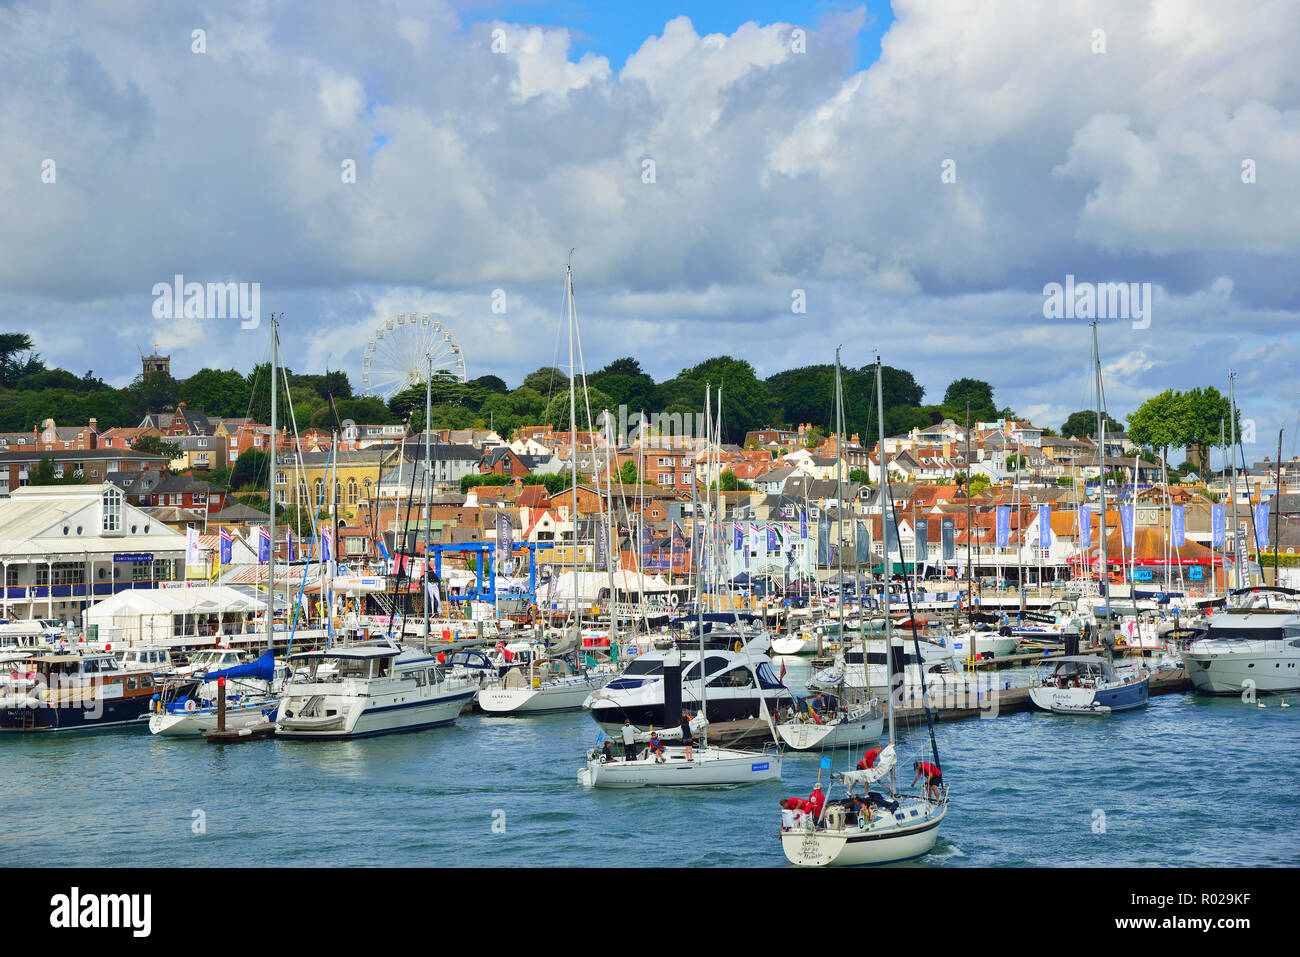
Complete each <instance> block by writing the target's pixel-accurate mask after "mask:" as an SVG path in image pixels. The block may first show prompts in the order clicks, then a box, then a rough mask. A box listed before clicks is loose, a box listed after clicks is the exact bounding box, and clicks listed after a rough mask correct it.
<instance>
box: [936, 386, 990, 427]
mask: <svg viewBox="0 0 1300 957" xmlns="http://www.w3.org/2000/svg"><path fill="white" fill-rule="evenodd" d="M967 402H969V403H970V419H971V424H972V425H973V424H974V423H976V422H991V421H993V420H994V419H997V418H998V408H997V406H996V405H995V404H994V402H993V386H991V385H989V384H988V383H987V382H985V381H984V380H983V379H958V380H957V381H955V382H953V383H952V384H951V385H949V386H948V388H947V390H946V391H945V392H944V394H943V408H944V409H947V410H948V412H949V417H950V418H951V419H952V420H953V421H954V422H962V421H964V420H965V417H966V403H967Z"/></svg>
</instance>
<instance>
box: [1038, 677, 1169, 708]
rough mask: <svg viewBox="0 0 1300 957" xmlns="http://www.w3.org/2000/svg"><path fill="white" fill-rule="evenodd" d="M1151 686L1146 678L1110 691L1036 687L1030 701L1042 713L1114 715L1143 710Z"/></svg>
mask: <svg viewBox="0 0 1300 957" xmlns="http://www.w3.org/2000/svg"><path fill="white" fill-rule="evenodd" d="M1150 684H1151V682H1150V678H1147V677H1144V678H1142V679H1140V680H1138V681H1131V682H1129V683H1127V684H1123V685H1116V686H1113V687H1109V688H1048V687H1036V688H1030V689H1029V700H1030V701H1032V702H1033V703H1034V706H1035V707H1037V708H1039V709H1040V710H1042V711H1051V712H1053V713H1055V714H1110V713H1111V712H1113V711H1131V710H1132V709H1134V708H1141V707H1143V706H1144V705H1145V704H1146V703H1147V696H1148V693H1149V690H1150Z"/></svg>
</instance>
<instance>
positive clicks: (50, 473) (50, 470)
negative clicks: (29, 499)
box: [28, 455, 81, 485]
mask: <svg viewBox="0 0 1300 957" xmlns="http://www.w3.org/2000/svg"><path fill="white" fill-rule="evenodd" d="M28 484H29V485H80V484H81V472H80V471H73V470H72V469H68V468H65V469H64V470H63V475H61V476H59V475H56V474H55V471H54V459H53V458H52V457H51V456H48V455H46V456H43V457H42V458H41V459H40V461H38V462H37V463H36V471H35V472H33V473H32V475H31V477H30V478H29V479H28Z"/></svg>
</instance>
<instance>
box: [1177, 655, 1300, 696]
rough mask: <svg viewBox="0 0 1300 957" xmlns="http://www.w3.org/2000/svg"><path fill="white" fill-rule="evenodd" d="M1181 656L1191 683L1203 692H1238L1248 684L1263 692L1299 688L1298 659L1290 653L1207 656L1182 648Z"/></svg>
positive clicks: (1273, 692)
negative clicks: (1183, 650)
mask: <svg viewBox="0 0 1300 957" xmlns="http://www.w3.org/2000/svg"><path fill="white" fill-rule="evenodd" d="M1182 660H1183V665H1184V667H1186V668H1187V677H1188V678H1189V679H1190V680H1191V682H1192V687H1194V688H1195V689H1196V690H1197V691H1200V692H1204V693H1205V694H1223V695H1228V694H1236V695H1239V694H1242V693H1243V692H1245V691H1246V690H1247V689H1248V688H1252V687H1253V688H1254V690H1255V691H1256V692H1262V693H1265V694H1276V693H1278V692H1283V691H1300V660H1298V658H1297V656H1296V655H1294V654H1293V655H1278V654H1273V655H1267V654H1266V655H1258V656H1255V655H1240V654H1239V655H1233V654H1227V655H1214V656H1210V655H1206V654H1198V653H1196V652H1184V653H1183V655H1182ZM1207 665H1208V667H1207ZM1252 666H1253V667H1252Z"/></svg>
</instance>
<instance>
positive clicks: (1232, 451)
mask: <svg viewBox="0 0 1300 957" xmlns="http://www.w3.org/2000/svg"><path fill="white" fill-rule="evenodd" d="M1236 385H1237V373H1235V372H1232V371H1231V370H1229V372H1228V419H1229V427H1230V428H1231V431H1232V443H1231V445H1229V447H1228V458H1229V459H1231V460H1232V488H1231V491H1230V492H1229V495H1230V496H1231V497H1232V552H1233V557H1232V570H1233V575H1232V577H1233V578H1234V579H1235V580H1236V587H1237V588H1240V587H1241V553H1240V551H1239V550H1238V549H1237V392H1236ZM1223 538H1224V545H1225V554H1226V546H1227V542H1228V537H1227V536H1226V535H1225V536H1224V537H1223Z"/></svg>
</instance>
